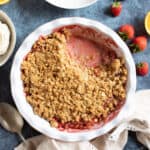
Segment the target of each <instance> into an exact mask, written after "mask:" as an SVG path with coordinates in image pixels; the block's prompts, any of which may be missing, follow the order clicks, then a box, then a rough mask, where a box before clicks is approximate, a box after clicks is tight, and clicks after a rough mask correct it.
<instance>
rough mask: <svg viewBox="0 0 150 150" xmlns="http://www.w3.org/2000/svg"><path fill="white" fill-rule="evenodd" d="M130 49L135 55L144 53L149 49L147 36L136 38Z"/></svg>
mask: <svg viewBox="0 0 150 150" xmlns="http://www.w3.org/2000/svg"><path fill="white" fill-rule="evenodd" d="M129 47H130V50H131V51H132V52H133V53H137V52H141V51H144V50H145V49H146V48H147V38H146V37H145V36H138V37H136V38H134V40H133V41H132V44H130V45H129Z"/></svg>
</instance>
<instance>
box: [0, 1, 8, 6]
mask: <svg viewBox="0 0 150 150" xmlns="http://www.w3.org/2000/svg"><path fill="white" fill-rule="evenodd" d="M9 1H10V0H0V5H3V4H6V3H8V2H9Z"/></svg>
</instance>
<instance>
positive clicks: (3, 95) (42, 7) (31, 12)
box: [0, 0, 150, 150]
mask: <svg viewBox="0 0 150 150" xmlns="http://www.w3.org/2000/svg"><path fill="white" fill-rule="evenodd" d="M112 1H113V0H99V1H98V2H97V3H95V4H94V5H92V6H90V7H87V8H84V9H79V10H64V9H60V8H56V7H54V6H51V5H49V4H48V3H46V2H44V0H11V2H10V3H8V4H6V5H4V6H0V9H2V10H4V11H5V12H6V13H7V14H8V15H9V16H10V17H11V19H12V21H13V22H14V25H15V27H16V32H17V43H16V47H15V51H14V54H15V52H16V50H17V49H18V47H19V45H20V44H21V43H22V41H23V40H24V38H25V37H26V36H27V35H28V34H29V33H30V32H32V31H33V30H34V29H35V28H37V27H38V26H39V25H41V24H43V23H46V22H48V21H51V20H53V19H56V18H60V17H68V16H81V17H86V18H91V19H95V20H98V21H100V22H102V23H104V24H106V25H108V26H109V27H110V28H112V29H115V30H116V29H117V28H118V27H119V26H120V25H122V24H125V23H130V24H133V25H134V26H135V29H136V33H137V35H145V34H146V32H145V29H144V16H145V14H146V12H148V11H149V10H150V0H123V1H122V3H123V11H122V14H121V15H120V16H119V17H116V18H114V17H112V16H111V15H110V11H109V7H110V5H111V3H112ZM14 54H13V56H14ZM13 56H12V57H11V59H10V60H9V61H8V62H7V63H6V64H5V65H4V66H3V67H1V68H0V102H1V101H4V102H8V103H10V104H13V105H14V103H13V99H12V97H11V93H10V83H9V74H10V68H11V64H12V60H13ZM149 56H150V40H149V44H148V48H147V49H146V51H145V52H142V53H138V54H135V55H134V59H135V61H136V62H139V61H148V62H149V63H150V57H149ZM147 88H150V75H148V76H146V77H138V82H137V89H138V90H139V89H147ZM139 111H140V110H139ZM23 134H24V136H25V137H26V138H27V137H32V136H34V135H37V134H39V133H37V132H36V131H34V130H33V129H32V128H31V127H29V126H28V125H27V124H25V126H24V129H23ZM19 142H20V139H19V137H18V136H17V135H15V134H12V133H9V132H7V131H5V130H3V129H2V128H1V127H0V150H12V149H13V148H14V147H15V146H16V145H17V144H19ZM145 149H146V148H144V147H143V146H142V145H141V144H139V143H138V142H137V140H136V138H135V134H134V133H130V136H129V140H128V144H127V146H126V147H125V150H145ZM110 150H111V148H110Z"/></svg>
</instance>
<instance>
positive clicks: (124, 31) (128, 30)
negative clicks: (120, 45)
mask: <svg viewBox="0 0 150 150" xmlns="http://www.w3.org/2000/svg"><path fill="white" fill-rule="evenodd" d="M118 33H119V35H120V37H121V38H122V39H123V40H124V41H127V40H131V39H133V38H134V33H135V30H134V27H133V26H132V25H130V24H124V25H122V26H121V27H120V28H119V31H118Z"/></svg>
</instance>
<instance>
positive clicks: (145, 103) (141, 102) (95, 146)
mask: <svg viewBox="0 0 150 150" xmlns="http://www.w3.org/2000/svg"><path fill="white" fill-rule="evenodd" d="M134 98H135V104H134V105H135V111H134V113H133V114H132V115H131V117H130V118H128V120H126V121H124V122H122V123H121V124H119V125H118V126H117V127H116V128H115V129H113V131H111V132H110V133H108V134H105V135H103V136H100V137H98V138H96V139H94V140H92V141H84V142H72V143H67V142H61V141H57V140H54V139H51V138H48V137H46V136H43V135H40V136H37V137H33V138H30V139H28V140H27V142H26V143H22V144H20V145H19V146H18V147H16V148H15V150H35V149H36V150H85V149H86V150H110V148H111V150H123V148H124V146H125V144H126V143H127V139H128V131H133V132H136V135H137V139H138V141H139V142H141V143H142V144H143V145H145V146H146V147H147V148H148V149H150V116H149V115H150V90H142V91H138V92H136V94H135V96H134ZM33 145H34V146H33Z"/></svg>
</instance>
